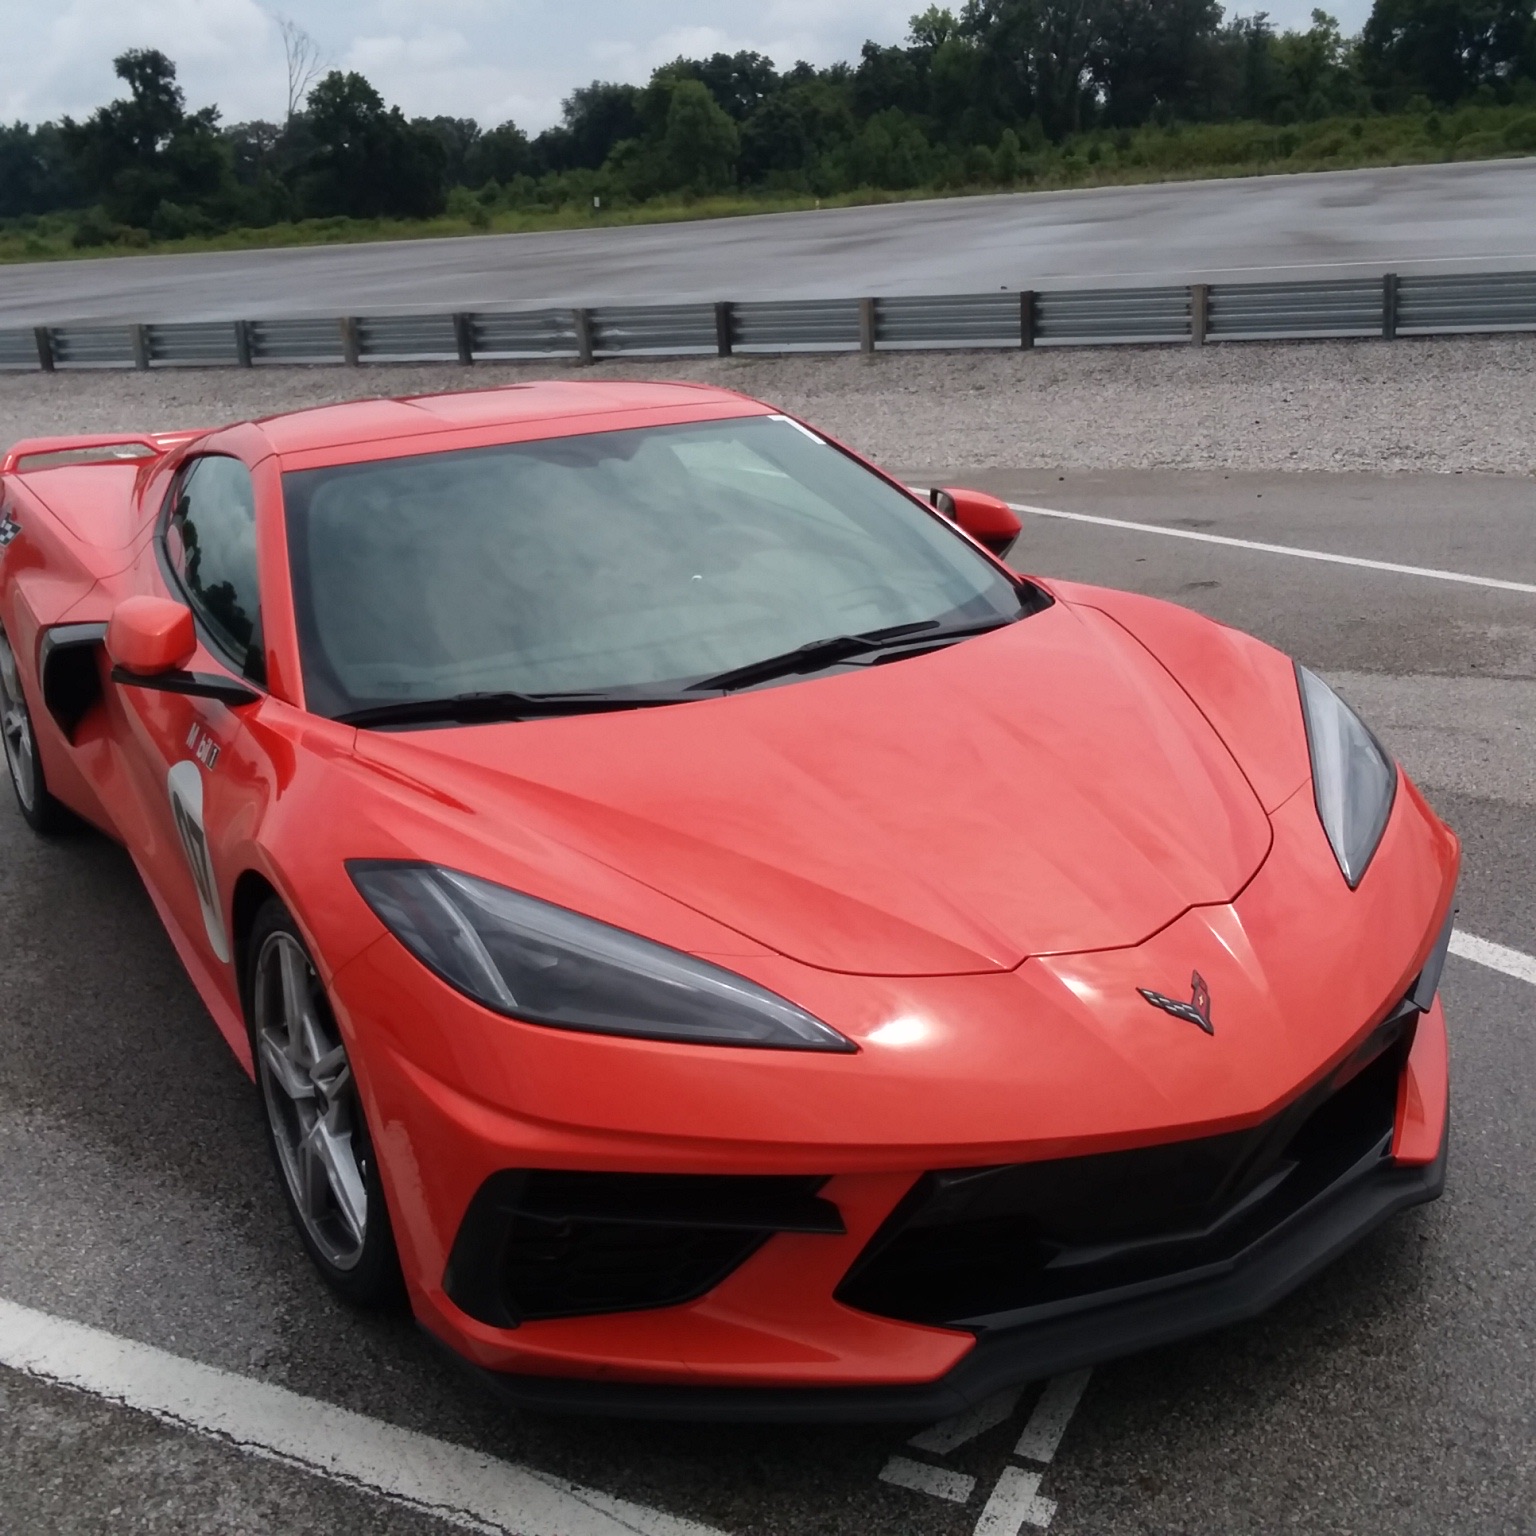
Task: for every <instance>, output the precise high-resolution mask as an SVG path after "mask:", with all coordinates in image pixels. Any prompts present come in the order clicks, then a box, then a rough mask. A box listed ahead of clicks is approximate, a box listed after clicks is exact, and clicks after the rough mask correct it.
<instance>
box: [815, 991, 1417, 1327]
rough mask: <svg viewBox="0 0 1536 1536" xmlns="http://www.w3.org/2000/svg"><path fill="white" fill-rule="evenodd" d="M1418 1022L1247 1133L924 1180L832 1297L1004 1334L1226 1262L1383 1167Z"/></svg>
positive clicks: (1372, 1044)
mask: <svg viewBox="0 0 1536 1536" xmlns="http://www.w3.org/2000/svg"><path fill="white" fill-rule="evenodd" d="M1417 1019H1418V1011H1417V1009H1415V1008H1413V1007H1411V1006H1407V1005H1405V1006H1404V1007H1403V1008H1401V1009H1399V1010H1397V1011H1396V1012H1395V1013H1394V1014H1393V1015H1392V1016H1391V1017H1390V1018H1389V1019H1388V1020H1387V1021H1386V1022H1385V1023H1384V1024H1383V1025H1382V1026H1381V1027H1380V1028H1379V1029H1377V1030H1376V1031H1375V1032H1374V1033H1373V1034H1372V1035H1371V1037H1370V1038H1369V1039H1368V1040H1367V1041H1366V1043H1365V1045H1363V1046H1362V1047H1361V1048H1360V1050H1358V1051H1357V1052H1355V1054H1354V1055H1353V1056H1352V1057H1351V1059H1350V1060H1349V1061H1348V1062H1346V1063H1345V1064H1344V1065H1343V1066H1341V1067H1340V1068H1339V1069H1338V1070H1337V1071H1335V1072H1334V1073H1333V1074H1331V1076H1330V1077H1328V1078H1327V1079H1326V1080H1325V1081H1324V1082H1322V1083H1320V1084H1319V1085H1317V1086H1316V1087H1315V1088H1313V1089H1311V1090H1310V1091H1309V1092H1307V1093H1305V1094H1303V1095H1302V1096H1301V1097H1300V1098H1299V1099H1297V1100H1296V1101H1294V1102H1293V1103H1292V1104H1290V1105H1288V1106H1287V1107H1286V1108H1285V1109H1283V1110H1282V1111H1281V1112H1280V1113H1279V1114H1278V1115H1275V1116H1274V1117H1272V1118H1271V1119H1269V1120H1267V1121H1265V1122H1264V1123H1263V1124H1261V1125H1258V1126H1254V1127H1252V1128H1250V1129H1248V1130H1245V1131H1236V1132H1233V1133H1231V1134H1228V1135H1222V1136H1207V1137H1201V1138H1199V1139H1197V1140H1191V1141H1182V1142H1172V1143H1169V1144H1167V1145H1164V1146H1157V1147H1145V1148H1138V1149H1135V1150H1132V1151H1128V1152H1110V1153H1103V1154H1099V1155H1097V1156H1092V1157H1076V1158H1061V1159H1054V1160H1051V1161H1046V1162H1037V1163H1018V1164H1011V1165H1007V1166H1004V1167H993V1168H956V1169H947V1170H942V1171H938V1172H934V1173H929V1174H926V1175H924V1176H923V1178H921V1179H919V1180H918V1182H917V1184H916V1186H915V1187H914V1188H913V1189H912V1191H911V1192H910V1193H909V1194H908V1196H907V1197H906V1199H905V1200H903V1201H902V1203H901V1204H900V1205H899V1206H897V1208H896V1210H895V1211H894V1212H893V1213H892V1214H891V1216H890V1217H889V1218H888V1219H887V1221H886V1222H885V1224H884V1225H883V1226H882V1228H881V1229H880V1231H879V1232H877V1233H876V1235H875V1236H874V1238H873V1239H872V1240H871V1242H870V1244H869V1246H868V1247H867V1248H866V1249H865V1250H864V1253H863V1254H862V1255H861V1256H860V1258H859V1259H858V1261H857V1262H856V1263H855V1265H854V1267H853V1268H852V1269H851V1270H850V1271H849V1273H848V1275H847V1276H846V1278H845V1279H844V1280H843V1282H842V1284H841V1285H840V1286H839V1287H838V1290H837V1299H838V1300H839V1301H842V1302H844V1303H846V1304H847V1305H848V1306H851V1307H857V1308H859V1309H860V1310H862V1311H865V1312H874V1313H878V1314H879V1315H881V1316H884V1317H893V1318H900V1319H902V1320H904V1321H908V1322H916V1323H942V1324H949V1325H954V1326H970V1327H977V1328H983V1327H997V1326H1005V1325H1006V1324H1008V1323H1009V1322H1015V1321H1023V1320H1024V1319H1023V1318H1022V1317H1014V1316H1012V1314H1020V1313H1025V1312H1029V1313H1031V1314H1032V1315H1033V1316H1037V1317H1038V1316H1043V1315H1048V1314H1050V1313H1053V1312H1060V1311H1066V1310H1072V1309H1073V1308H1075V1307H1078V1306H1081V1305H1084V1304H1085V1302H1086V1300H1087V1299H1089V1298H1094V1297H1100V1296H1102V1295H1103V1293H1106V1292H1110V1291H1116V1290H1120V1289H1122V1288H1125V1287H1136V1286H1146V1285H1155V1284H1157V1283H1158V1282H1164V1283H1167V1282H1169V1281H1172V1280H1174V1279H1176V1278H1178V1277H1181V1276H1187V1275H1188V1274H1189V1273H1190V1272H1192V1271H1197V1270H1199V1269H1200V1268H1202V1267H1203V1266H1206V1265H1211V1264H1219V1263H1221V1262H1223V1261H1225V1260H1229V1259H1231V1258H1233V1257H1235V1256H1236V1255H1238V1254H1240V1253H1241V1252H1243V1250H1244V1249H1246V1248H1248V1247H1249V1246H1250V1245H1251V1244H1253V1243H1254V1242H1255V1241H1257V1240H1258V1239H1260V1238H1261V1237H1263V1236H1264V1234H1265V1233H1266V1232H1269V1231H1271V1230H1273V1229H1274V1228H1275V1227H1277V1226H1279V1225H1280V1224H1281V1223H1283V1222H1284V1221H1285V1220H1286V1219H1287V1217H1289V1216H1291V1215H1293V1214H1294V1213H1295V1212H1297V1211H1299V1210H1300V1209H1301V1208H1302V1207H1303V1206H1305V1205H1306V1204H1307V1203H1308V1202H1309V1201H1311V1200H1313V1199H1314V1198H1315V1197H1316V1196H1317V1195H1319V1194H1321V1193H1322V1192H1323V1191H1324V1190H1326V1189H1327V1188H1328V1187H1329V1186H1330V1185H1332V1184H1335V1183H1338V1182H1339V1181H1340V1180H1342V1179H1344V1178H1345V1176H1346V1175H1347V1174H1349V1173H1350V1172H1351V1170H1353V1169H1356V1168H1358V1167H1359V1166H1360V1165H1361V1164H1362V1162H1373V1161H1374V1160H1376V1159H1379V1158H1384V1157H1386V1156H1388V1155H1389V1153H1390V1150H1391V1139H1392V1131H1393V1125H1394V1123H1395V1119H1396V1113H1397V1092H1398V1082H1399V1079H1400V1078H1401V1076H1402V1070H1403V1064H1404V1062H1405V1061H1406V1059H1407V1053H1408V1050H1409V1049H1410V1047H1411V1045H1412V1041H1413V1032H1414V1026H1415V1023H1416V1021H1417Z"/></svg>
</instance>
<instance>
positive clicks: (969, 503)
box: [928, 486, 1024, 560]
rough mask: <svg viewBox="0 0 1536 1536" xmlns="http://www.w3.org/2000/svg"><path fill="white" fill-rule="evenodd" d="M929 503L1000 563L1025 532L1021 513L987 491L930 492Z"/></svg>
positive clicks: (948, 489)
mask: <svg viewBox="0 0 1536 1536" xmlns="http://www.w3.org/2000/svg"><path fill="white" fill-rule="evenodd" d="M928 500H929V501H930V502H932V503H933V505H934V506H935V507H936V508H937V509H938V510H939V511H940V512H942V513H943V514H944V516H945V517H947V518H948V519H949V520H950V521H951V522H953V523H957V524H959V526H960V527H962V528H963V529H965V531H966V532H967V533H968V534H970V536H971V537H972V538H973V539H975V540H976V542H977V543H978V544H981V545H984V546H985V547H986V548H987V549H990V550H991V551H992V553H993V554H994V555H996V556H997V558H998V559H999V560H1002V559H1004V558H1005V557H1006V556H1007V554H1008V551H1009V550H1010V549H1012V548H1013V546H1014V544H1015V543H1016V542H1017V541H1018V537H1019V535H1020V534H1021V533H1022V532H1023V531H1024V525H1023V523H1021V522H1020V521H1019V514H1018V513H1017V512H1015V511H1014V510H1013V508H1012V507H1010V506H1009V505H1008V503H1007V502H1006V501H1003V500H1001V499H1000V498H999V497H997V496H989V495H987V493H986V492H985V491H967V490H962V489H961V488H959V487H958V486H947V487H945V488H944V489H942V490H939V489H934V490H931V491H929V493H928Z"/></svg>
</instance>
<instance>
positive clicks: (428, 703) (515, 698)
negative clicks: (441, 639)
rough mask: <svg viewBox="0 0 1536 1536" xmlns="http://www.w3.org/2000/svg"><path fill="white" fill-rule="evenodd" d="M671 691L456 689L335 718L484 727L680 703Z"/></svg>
mask: <svg viewBox="0 0 1536 1536" xmlns="http://www.w3.org/2000/svg"><path fill="white" fill-rule="evenodd" d="M684 701H685V700H684V696H682V695H680V694H675V693H667V694H643V693H633V694H626V693H598V692H593V693H509V692H499V693H455V694H451V695H449V696H448V697H446V698H441V699H400V700H398V701H396V702H394V703H392V704H368V705H364V706H363V707H362V708H360V709H349V710H346V711H344V712H343V713H341V714H339V715H337V716H335V718H336V719H337V720H338V721H340V722H341V724H343V725H356V726H363V727H367V726H370V725H486V724H490V723H493V722H495V721H504V720H543V719H550V718H552V717H554V716H558V715H593V714H600V713H606V712H611V711H613V710H619V709H645V708H647V707H650V706H653V705H657V704H679V703H683V702H684Z"/></svg>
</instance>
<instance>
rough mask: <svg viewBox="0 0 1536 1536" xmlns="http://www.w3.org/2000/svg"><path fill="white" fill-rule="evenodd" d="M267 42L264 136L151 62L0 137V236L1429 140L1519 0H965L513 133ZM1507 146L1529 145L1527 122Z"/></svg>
mask: <svg viewBox="0 0 1536 1536" xmlns="http://www.w3.org/2000/svg"><path fill="white" fill-rule="evenodd" d="M284 41H285V43H286V45H287V47H288V61H289V99H288V103H287V109H286V112H285V113H284V114H283V115H282V121H253V122H244V123H236V124H227V125H226V124H224V123H223V122H222V121H221V117H220V113H219V111H218V109H217V108H216V107H213V106H205V107H201V108H198V109H196V110H189V109H188V107H187V103H186V98H185V95H184V93H183V91H182V89H181V87H180V86H179V85H178V83H177V79H176V68H175V65H174V64H173V63H172V61H171V60H170V59H169V58H167V57H166V55H165V54H163V53H161V52H159V51H157V50H154V49H133V50H130V51H128V52H126V53H124V54H122V55H121V56H120V57H119V58H117V59H116V60H115V64H114V67H115V69H116V72H117V75H118V77H119V78H120V79H121V81H122V82H123V87H124V94H122V95H121V96H120V97H119V98H118V99H117V100H114V101H112V102H111V103H109V104H107V105H105V106H103V107H100V108H98V109H97V111H95V112H94V113H92V114H91V115H90V116H89V117H87V118H85V119H84V120H83V121H75V120H73V119H71V118H68V117H66V118H63V119H62V120H60V121H58V122H49V123H42V124H39V125H36V126H29V125H27V124H22V123H17V124H15V125H13V126H11V127H9V128H0V219H12V220H15V219H25V218H28V217H32V216H37V215H47V214H52V213H57V212H60V211H69V212H72V213H73V214H74V215H75V216H76V223H75V228H74V236H73V238H74V242H75V243H76V244H77V245H82V246H89V245H105V244H109V243H113V242H119V243H143V242H144V241H147V240H148V239H151V238H153V239H176V238H182V237H186V236H195V235H207V234H216V233H218V232H220V231H224V230H230V229H242V228H254V229H259V228H262V227H266V226H271V225H274V224H279V223H285V222H291V221H295V220H304V219H335V218H351V219H381V218H390V219H421V218H430V217H433V216H435V215H438V214H441V213H443V212H445V211H448V212H451V213H455V214H458V215H461V216H463V217H465V218H467V219H468V221H469V222H470V223H471V224H478V225H481V226H482V227H484V226H486V225H488V224H489V223H490V221H491V217H492V215H493V213H494V212H495V211H496V210H498V209H502V208H519V207H532V208H548V209H556V208H562V207H569V206H585V205H590V204H592V203H594V202H596V203H597V204H599V205H600V206H606V207H624V206H626V205H631V204H636V203H645V202H648V201H651V200H654V199H684V200H686V199H693V198H701V197H708V196H712V195H719V194H723V193H729V192H739V191H747V192H752V191H761V192H766V193H774V192H777V193H800V194H806V195H809V194H814V195H816V196H818V197H823V196H834V195H837V194H839V193H846V192H851V191H855V190H858V189H872V190H880V189H883V190H888V191H905V190H909V189H913V188H920V187H933V188H945V187H959V186H968V185H987V184H994V185H1003V186H1012V185H1019V184H1027V183H1028V182H1030V181H1031V180H1033V179H1035V178H1036V176H1037V175H1038V174H1039V172H1040V170H1041V167H1042V166H1043V165H1044V164H1046V163H1048V162H1050V161H1051V160H1052V157H1057V158H1058V160H1059V158H1060V157H1062V156H1065V157H1067V158H1068V159H1069V160H1070V159H1071V158H1072V157H1073V156H1075V155H1076V154H1077V153H1078V149H1079V146H1083V145H1085V144H1086V148H1085V149H1084V150H1083V154H1084V156H1085V157H1086V159H1087V161H1088V162H1089V163H1090V164H1091V163H1094V162H1095V160H1096V157H1100V156H1102V155H1104V154H1109V155H1115V154H1119V155H1121V156H1122V157H1126V156H1129V157H1131V158H1132V159H1134V157H1135V155H1136V154H1137V153H1138V149H1137V145H1138V143H1140V142H1142V139H1138V137H1137V135H1141V136H1143V139H1144V138H1145V135H1147V134H1149V133H1161V134H1162V135H1163V136H1164V137H1165V138H1167V137H1168V136H1170V135H1174V136H1176V135H1177V134H1178V133H1179V131H1180V130H1181V128H1183V127H1185V126H1188V127H1189V128H1190V129H1192V130H1194V131H1196V133H1197V135H1198V130H1200V128H1201V127H1202V126H1209V125H1223V124H1252V125H1257V127H1259V128H1263V129H1280V130H1289V129H1291V127H1292V125H1306V124H1308V123H1315V122H1318V121H1320V120H1323V119H1331V118H1335V117H1341V116H1350V117H1354V118H1356V119H1368V118H1369V117H1370V116H1371V115H1373V114H1391V113H1398V114H1401V113H1404V112H1407V113H1416V114H1419V115H1420V116H1421V117H1423V118H1424V119H1425V121H1426V123H1427V124H1429V126H1428V127H1426V129H1425V131H1426V132H1428V133H1430V134H1431V135H1433V133H1434V132H1435V131H1436V130H1435V127H1434V124H1436V123H1438V122H1439V121H1440V118H1439V115H1438V114H1439V113H1440V112H1441V111H1443V110H1446V109H1452V108H1456V107H1457V106H1458V105H1460V104H1465V103H1468V102H1473V103H1480V104H1485V105H1496V104H1527V105H1531V106H1533V107H1536V0H1375V4H1374V7H1373V9H1372V12H1371V15H1370V18H1369V20H1368V21H1367V22H1366V25H1365V27H1364V28H1363V30H1362V31H1361V33H1360V35H1359V36H1358V37H1346V36H1345V35H1344V34H1343V33H1342V32H1341V30H1340V28H1339V25H1338V23H1337V22H1336V21H1335V20H1334V19H1333V18H1332V17H1331V16H1329V15H1327V14H1326V13H1325V12H1323V11H1321V10H1317V11H1314V12H1313V13H1312V23H1311V26H1310V27H1308V28H1307V29H1305V30H1296V31H1279V30H1276V29H1275V28H1274V27H1273V26H1272V25H1271V24H1270V22H1269V20H1268V18H1267V16H1266V15H1265V14H1264V13H1263V12H1259V13H1257V14H1255V15H1252V16H1246V17H1245V16H1233V17H1228V16H1227V15H1225V14H1224V12H1223V8H1222V6H1221V5H1220V4H1219V3H1217V0H966V4H965V5H964V6H963V8H962V9H961V10H960V12H959V13H958V14H956V13H955V12H954V11H953V10H950V9H944V8H940V7H938V6H933V7H930V9H928V10H927V11H925V12H923V13H922V14H921V15H919V16H914V17H913V18H912V21H911V30H910V33H909V35H908V37H907V38H906V39H905V40H904V41H903V42H901V43H899V44H894V45H886V44H880V43H876V42H867V43H865V45H864V47H863V49H862V51H861V54H860V57H859V59H858V61H857V62H849V63H840V64H833V65H831V66H829V67H826V68H815V67H813V66H811V65H809V64H805V63H798V64H795V65H794V66H793V67H791V68H789V69H787V70H783V71H781V70H779V69H778V68H777V67H776V65H775V64H774V62H773V61H772V60H770V59H767V58H765V57H763V55H761V54H758V53H736V54H731V55H727V54H723V53H717V54H715V55H714V56H713V57H711V58H707V59H685V58H679V59H676V60H674V61H673V62H672V63H670V64H666V65H664V66H663V67H661V68H660V69H658V70H656V72H655V73H654V74H653V76H652V77H651V79H650V81H649V82H648V83H647V84H645V85H643V86H634V85H626V84H617V83H614V82H609V81H594V82H593V83H592V84H590V85H587V86H583V87H581V88H579V89H577V90H574V91H573V92H572V93H571V95H570V96H569V97H568V98H567V99H566V101H565V103H564V110H563V115H562V120H561V122H560V123H559V124H558V125H557V126H555V127H553V128H549V129H546V130H545V131H543V132H541V133H539V134H537V135H536V136H533V137H530V136H529V135H528V134H526V133H525V132H523V130H522V129H520V128H518V126H517V125H516V124H515V123H511V122H506V123H502V124H500V125H499V126H496V127H492V128H482V127H481V126H480V125H479V124H478V123H477V122H475V121H474V120H473V119H471V118H457V117H449V116H439V117H431V118H426V117H416V118H407V117H406V116H405V115H404V114H403V113H402V112H401V111H400V109H399V108H398V107H394V106H390V105H389V104H387V103H386V102H385V100H384V99H383V97H382V96H381V95H380V94H379V92H378V91H377V90H376V89H375V88H374V87H373V86H372V85H371V84H370V83H369V81H368V80H366V79H365V78H364V77H363V76H362V75H360V74H358V73H356V72H355V71H348V72H343V71H340V70H331V71H329V72H324V73H322V72H321V70H320V69H319V68H318V58H319V55H318V50H317V49H316V48H315V45H314V44H313V42H312V41H311V40H310V39H309V38H307V37H306V36H305V35H304V34H303V33H302V32H300V31H299V30H298V29H297V28H295V27H293V26H292V25H291V24H285V26H284ZM1521 123H1523V124H1524V125H1525V126H1523V127H1522V126H1520V124H1521ZM1356 133H1357V136H1358V135H1359V133H1360V130H1359V129H1358V128H1357V129H1356ZM1510 133H1511V134H1512V135H1513V136H1510V134H1506V138H1505V140H1504V141H1503V142H1504V143H1505V145H1506V147H1511V148H1515V149H1524V150H1536V113H1533V114H1531V115H1530V116H1529V117H1527V118H1522V119H1520V120H1519V121H1518V122H1517V123H1516V125H1515V127H1514V129H1512V130H1511V131H1510ZM1521 135H1524V136H1525V138H1528V139H1529V140H1530V142H1529V143H1526V142H1524V141H1523V139H1522V138H1521ZM1239 138H1240V139H1241V142H1242V143H1243V144H1245V145H1249V147H1250V149H1251V144H1252V142H1256V141H1253V140H1252V137H1251V136H1249V137H1248V138H1242V136H1239ZM1290 141H1291V142H1295V134H1294V132H1292V134H1291V140H1290ZM1197 142H1200V141H1199V140H1198V138H1197ZM1205 142H1209V140H1207V141H1205ZM1234 142H1236V141H1234ZM1263 142H1265V143H1270V142H1279V143H1281V144H1283V143H1285V142H1286V139H1285V135H1284V133H1283V132H1282V134H1281V136H1280V138H1279V139H1278V140H1275V138H1274V135H1273V134H1271V135H1270V138H1269V139H1266V140H1264V141H1263ZM1494 147H1497V146H1494ZM1235 152H1236V151H1234V153H1235ZM1243 152H1244V153H1248V152H1249V149H1245V150H1244V151H1243Z"/></svg>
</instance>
